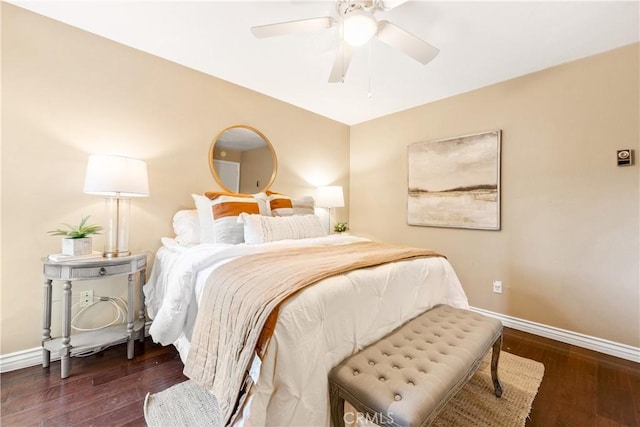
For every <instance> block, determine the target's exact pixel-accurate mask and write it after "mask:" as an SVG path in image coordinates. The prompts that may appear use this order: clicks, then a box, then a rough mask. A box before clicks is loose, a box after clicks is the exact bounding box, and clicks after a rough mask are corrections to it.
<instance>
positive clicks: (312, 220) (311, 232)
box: [240, 213, 327, 244]
mask: <svg viewBox="0 0 640 427" xmlns="http://www.w3.org/2000/svg"><path fill="white" fill-rule="evenodd" d="M240 222H242V223H243V224H244V238H245V241H246V243H247V244H260V243H267V242H275V241H277V240H285V239H307V238H312V237H322V236H326V235H327V232H326V231H325V229H324V227H323V226H322V224H321V223H320V218H318V217H317V216H315V215H290V216H284V217H268V216H264V215H249V214H247V213H241V214H240Z"/></svg>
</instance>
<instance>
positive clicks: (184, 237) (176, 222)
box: [173, 209, 200, 246]
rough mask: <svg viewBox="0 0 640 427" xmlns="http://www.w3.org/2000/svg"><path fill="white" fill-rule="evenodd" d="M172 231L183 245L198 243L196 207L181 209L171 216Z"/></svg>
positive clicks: (198, 231) (198, 222)
mask: <svg viewBox="0 0 640 427" xmlns="http://www.w3.org/2000/svg"><path fill="white" fill-rule="evenodd" d="M173 232H174V233H175V234H176V241H177V242H178V243H179V244H181V245H185V246H193V245H197V244H198V243H200V219H199V217H198V210H197V209H189V210H181V211H178V212H176V214H175V215H174V216H173Z"/></svg>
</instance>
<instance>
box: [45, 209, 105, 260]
mask: <svg viewBox="0 0 640 427" xmlns="http://www.w3.org/2000/svg"><path fill="white" fill-rule="evenodd" d="M88 220H89V216H85V217H84V218H82V220H81V221H80V224H78V225H77V226H73V225H69V224H62V225H64V226H65V228H58V229H56V230H51V231H48V233H49V234H50V235H52V236H63V238H62V253H63V254H64V255H89V254H90V253H91V249H92V243H91V237H89V236H92V235H94V234H100V231H102V227H101V226H99V225H94V224H87V221H88Z"/></svg>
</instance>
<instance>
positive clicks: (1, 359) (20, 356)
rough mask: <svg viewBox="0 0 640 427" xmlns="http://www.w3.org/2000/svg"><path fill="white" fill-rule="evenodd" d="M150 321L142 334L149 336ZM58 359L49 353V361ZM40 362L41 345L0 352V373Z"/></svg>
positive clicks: (54, 354) (57, 355)
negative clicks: (6, 352) (10, 351)
mask: <svg viewBox="0 0 640 427" xmlns="http://www.w3.org/2000/svg"><path fill="white" fill-rule="evenodd" d="M150 326H151V321H149V320H147V322H146V323H145V325H144V336H145V337H148V336H149V327H150ZM56 360H60V355H59V354H56V353H51V361H52V362H54V361H56ZM40 364H42V347H34V348H30V349H28V350H21V351H16V352H15V353H9V354H0V373H5V372H10V371H17V370H18V369H22V368H28V367H30V366H36V365H40Z"/></svg>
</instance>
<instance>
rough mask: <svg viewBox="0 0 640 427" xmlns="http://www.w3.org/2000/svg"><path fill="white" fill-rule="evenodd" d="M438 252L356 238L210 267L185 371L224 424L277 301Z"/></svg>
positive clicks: (263, 342)
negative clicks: (209, 396) (214, 403)
mask: <svg viewBox="0 0 640 427" xmlns="http://www.w3.org/2000/svg"><path fill="white" fill-rule="evenodd" d="M434 256H442V255H439V254H437V253H435V252H432V251H428V250H425V249H419V248H411V247H407V246H395V245H386V244H382V243H376V242H356V243H349V244H343V245H330V246H311V247H296V248H291V249H284V250H283V249H278V250H271V251H267V252H263V253H259V254H253V255H247V256H243V257H239V258H237V259H235V260H233V261H230V262H228V263H226V264H224V265H222V266H220V267H219V268H217V269H216V270H215V272H214V273H213V274H212V275H211V276H210V277H209V279H208V281H207V286H206V288H205V290H204V292H203V295H202V299H201V302H200V307H199V309H198V318H197V319H196V323H195V326H194V331H193V335H192V341H191V348H190V350H189V356H188V358H187V363H186V365H185V369H184V373H185V375H186V376H188V377H189V378H191V379H192V380H193V381H195V382H196V383H198V384H199V385H201V386H203V387H205V388H207V389H209V390H211V391H212V392H213V394H214V395H215V396H216V399H217V400H218V403H219V405H220V415H221V417H222V420H223V422H224V424H225V425H226V424H228V423H229V422H230V421H231V418H232V416H233V412H234V408H236V406H237V405H239V407H241V406H242V402H238V398H239V396H240V392H241V391H244V392H245V394H244V396H246V392H248V390H249V387H250V386H251V383H250V378H249V377H248V376H247V371H248V370H249V367H250V365H251V362H252V361H253V357H254V355H255V352H256V349H258V351H259V352H260V351H261V350H264V349H266V345H267V343H268V340H269V337H270V336H271V333H272V331H273V327H274V326H275V321H276V316H277V309H278V307H279V305H280V304H281V303H282V302H283V301H284V300H285V299H287V298H288V297H290V296H292V295H293V294H294V293H296V292H298V291H300V290H301V289H303V288H304V287H306V286H308V285H311V284H313V283H315V282H317V281H319V280H321V279H324V278H327V277H330V276H334V275H337V274H341V273H346V272H348V271H351V270H356V269H358V268H363V267H372V266H376V265H380V264H384V263H388V262H395V261H402V260H408V259H413V258H423V257H434Z"/></svg>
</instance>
